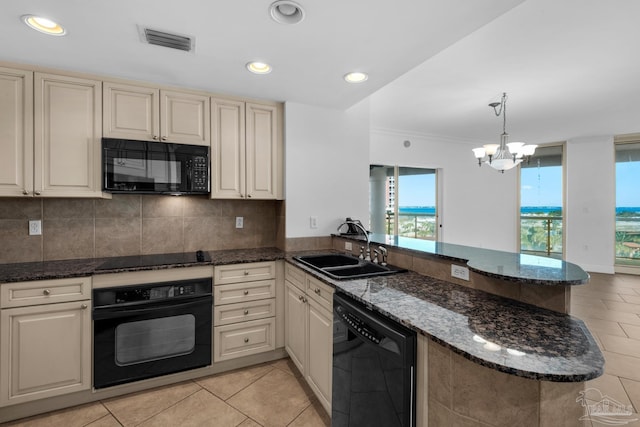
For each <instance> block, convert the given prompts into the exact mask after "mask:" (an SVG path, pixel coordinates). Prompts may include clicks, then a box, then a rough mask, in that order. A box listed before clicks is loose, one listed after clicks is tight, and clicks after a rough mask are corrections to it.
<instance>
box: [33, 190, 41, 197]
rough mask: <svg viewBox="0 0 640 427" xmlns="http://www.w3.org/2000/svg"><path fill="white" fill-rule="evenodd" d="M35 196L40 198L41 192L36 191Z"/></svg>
mask: <svg viewBox="0 0 640 427" xmlns="http://www.w3.org/2000/svg"><path fill="white" fill-rule="evenodd" d="M33 194H35V195H36V196H39V195H40V194H41V193H40V192H39V191H34V192H33Z"/></svg>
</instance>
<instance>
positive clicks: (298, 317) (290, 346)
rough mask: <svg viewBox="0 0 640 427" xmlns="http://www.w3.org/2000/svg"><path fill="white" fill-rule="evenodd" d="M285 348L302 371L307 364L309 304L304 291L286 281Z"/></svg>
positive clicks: (302, 371) (301, 371)
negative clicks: (306, 301) (307, 312)
mask: <svg viewBox="0 0 640 427" xmlns="http://www.w3.org/2000/svg"><path fill="white" fill-rule="evenodd" d="M284 311H285V314H284V319H285V323H284V337H285V343H284V346H285V349H286V350H287V353H289V356H290V357H291V360H293V363H295V364H296V366H297V367H298V370H299V371H300V373H302V374H304V372H305V364H306V361H305V359H306V334H307V326H306V325H307V314H306V311H307V304H306V303H305V296H304V293H303V292H301V291H300V290H299V289H298V288H296V287H295V286H294V285H292V284H291V283H289V282H285V300H284Z"/></svg>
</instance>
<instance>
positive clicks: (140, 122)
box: [103, 82, 160, 141]
mask: <svg viewBox="0 0 640 427" xmlns="http://www.w3.org/2000/svg"><path fill="white" fill-rule="evenodd" d="M159 98H160V90H159V89H154V88H149V87H141V86H131V85H123V84H119V83H110V82H104V115H103V128H104V133H103V134H104V136H105V137H107V138H123V139H139V140H146V141H151V140H156V141H157V140H159V139H160V99H159Z"/></svg>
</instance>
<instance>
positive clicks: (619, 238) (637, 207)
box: [615, 142, 640, 266]
mask: <svg viewBox="0 0 640 427" xmlns="http://www.w3.org/2000/svg"><path fill="white" fill-rule="evenodd" d="M615 147H616V261H615V263H616V265H620V266H640V186H638V183H639V182H640V142H631V143H618V144H616V146H615Z"/></svg>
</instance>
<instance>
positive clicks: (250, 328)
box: [213, 317, 276, 362]
mask: <svg viewBox="0 0 640 427" xmlns="http://www.w3.org/2000/svg"><path fill="white" fill-rule="evenodd" d="M275 325H276V321H275V318H274V317H270V318H268V319H262V320H253V321H250V322H242V323H236V324H233V325H225V326H217V327H215V328H213V333H214V336H213V339H214V343H213V347H214V353H213V361H214V362H219V361H222V360H228V359H234V358H236V357H243V356H248V355H250V354H256V353H262V352H265V351H270V350H275V348H276V346H275Z"/></svg>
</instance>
